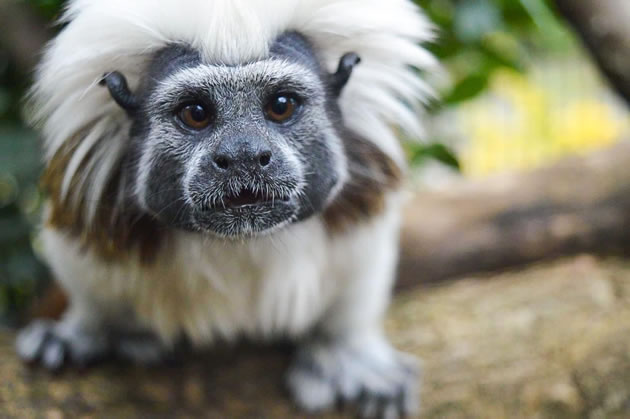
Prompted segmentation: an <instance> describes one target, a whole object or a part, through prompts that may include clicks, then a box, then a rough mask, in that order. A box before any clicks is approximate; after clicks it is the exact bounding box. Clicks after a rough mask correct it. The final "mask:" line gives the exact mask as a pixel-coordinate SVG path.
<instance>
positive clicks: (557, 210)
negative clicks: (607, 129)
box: [399, 142, 630, 288]
mask: <svg viewBox="0 0 630 419" xmlns="http://www.w3.org/2000/svg"><path fill="white" fill-rule="evenodd" d="M629 168H630V143H629V142H621V143H619V144H618V145H616V146H614V147H612V148H611V149H608V150H604V151H601V152H598V153H595V154H592V155H587V156H583V157H572V158H567V159H565V160H563V161H561V162H559V163H557V164H555V165H552V166H550V167H546V168H543V169H539V170H536V171H533V172H531V173H521V174H513V175H501V176H497V177H495V178H491V179H484V180H480V181H473V182H471V181H462V182H461V183H460V184H455V185H449V187H448V189H447V190H441V191H434V192H431V191H422V192H420V193H418V194H417V196H416V197H415V198H414V199H413V200H412V202H411V203H410V204H409V205H408V206H407V212H406V216H405V222H404V227H403V246H402V249H403V252H402V260H401V266H400V280H399V286H400V287H401V288H405V287H409V286H413V285H416V284H419V283H428V282H436V281H441V280H444V279H448V278H452V277H457V276H462V275H466V274H469V273H472V272H487V271H495V270H500V269H504V268H509V267H514V266H519V265H524V264H527V263H530V262H535V261H540V260H551V259H555V258H557V257H559V256H566V255H575V254H579V253H585V252H589V253H595V254H610V253H622V254H626V253H627V252H628V250H629V249H630V170H629Z"/></svg>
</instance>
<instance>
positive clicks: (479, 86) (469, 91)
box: [444, 73, 489, 105]
mask: <svg viewBox="0 0 630 419" xmlns="http://www.w3.org/2000/svg"><path fill="white" fill-rule="evenodd" d="M488 77H489V76H488V74H487V73H486V74H472V75H469V76H467V77H465V78H464V79H463V80H461V81H460V82H459V83H457V84H456V85H455V87H454V88H453V90H452V91H451V92H450V93H449V94H447V95H446V96H445V97H444V102H445V103H446V104H449V105H452V104H456V103H459V102H463V101H465V100H469V99H472V98H474V97H476V96H477V95H479V94H480V93H481V92H483V91H484V90H485V89H486V87H488Z"/></svg>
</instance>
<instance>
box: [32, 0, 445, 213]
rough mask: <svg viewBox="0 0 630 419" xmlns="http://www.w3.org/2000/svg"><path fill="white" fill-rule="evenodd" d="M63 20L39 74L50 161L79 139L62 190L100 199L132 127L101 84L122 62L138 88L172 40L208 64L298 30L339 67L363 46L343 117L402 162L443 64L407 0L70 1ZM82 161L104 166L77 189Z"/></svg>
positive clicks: (253, 54) (241, 58) (264, 49)
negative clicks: (431, 80)
mask: <svg viewBox="0 0 630 419" xmlns="http://www.w3.org/2000/svg"><path fill="white" fill-rule="evenodd" d="M62 22H64V23H67V26H66V27H65V28H64V29H63V30H62V32H61V33H60V35H59V36H58V37H57V38H56V39H55V40H54V41H53V42H52V43H51V44H50V46H49V47H48V49H47V51H46V54H45V56H44V59H43V62H42V64H41V66H40V67H39V70H38V73H37V81H36V85H35V87H34V89H33V91H32V94H31V99H32V101H31V103H32V104H33V108H32V109H33V114H34V117H33V122H35V123H38V124H41V126H42V130H43V133H44V137H45V149H46V157H47V158H48V159H51V158H52V157H53V156H54V155H55V153H57V151H59V149H60V148H61V147H62V146H63V145H64V144H66V143H67V142H68V141H69V140H71V139H74V140H75V141H79V142H81V145H80V146H79V149H80V150H77V152H76V153H75V154H74V155H73V158H72V161H71V163H70V164H69V166H68V168H67V171H66V173H65V180H64V187H63V194H64V195H67V194H69V193H72V194H76V195H77V196H79V197H83V196H85V193H86V192H87V191H90V199H91V200H92V199H93V198H95V197H96V198H98V197H99V196H101V194H102V192H103V191H102V188H103V187H104V186H105V185H106V182H105V181H104V179H107V178H108V176H107V174H106V173H105V172H106V171H107V170H113V169H114V168H115V166H116V162H115V161H113V160H112V159H114V158H120V157H121V155H122V153H121V152H120V149H123V148H124V147H125V143H126V139H127V136H128V131H129V130H128V128H129V126H128V124H129V120H128V117H127V115H126V114H125V113H124V111H123V110H121V109H120V108H118V107H117V106H116V105H115V104H114V103H113V100H112V98H111V97H110V96H109V94H108V92H107V89H105V88H103V87H101V86H98V82H99V80H100V79H101V77H102V76H103V74H104V73H106V72H108V71H114V70H116V71H120V72H122V73H123V74H125V76H127V78H128V80H129V84H130V86H131V88H132V89H134V88H135V87H136V86H137V84H138V81H139V79H140V78H141V76H142V73H143V71H144V70H145V68H146V63H147V60H148V59H149V58H150V56H151V54H152V53H154V52H155V51H157V50H159V49H160V48H162V47H164V46H166V45H167V44H171V43H186V44H189V45H191V46H192V47H193V48H195V49H197V50H199V51H200V52H201V54H202V56H203V57H204V58H206V59H207V60H208V61H209V62H213V63H226V64H238V63H242V62H248V61H252V60H256V59H262V58H264V57H265V56H266V54H267V53H268V50H269V47H270V45H271V43H272V42H273V41H274V39H275V38H276V37H277V36H278V35H280V34H281V33H283V32H285V31H288V30H295V31H298V32H300V33H302V34H303V35H305V36H306V37H307V38H308V39H309V40H310V41H311V42H312V43H313V45H314V47H315V49H316V51H317V53H318V55H319V56H320V57H321V59H322V60H323V61H324V64H325V66H326V67H327V69H328V71H330V72H333V71H335V70H336V66H337V64H338V62H339V59H340V57H341V56H342V55H343V54H345V53H347V52H355V53H357V54H359V56H360V57H361V58H362V64H361V65H360V66H359V67H357V68H356V70H355V72H354V74H353V76H352V78H351V80H350V82H349V84H348V85H347V86H346V88H345V90H344V93H343V95H342V98H341V100H340V105H341V109H342V112H343V113H344V120H345V123H346V125H347V126H348V127H349V128H350V129H352V130H354V131H355V132H357V133H358V134H359V135H362V136H363V137H365V138H367V139H368V140H371V141H373V142H374V143H375V144H377V145H378V146H379V147H380V148H381V149H382V150H383V151H385V152H387V153H388V154H389V155H390V156H391V157H393V158H394V159H395V160H397V161H398V162H400V163H403V160H404V159H403V154H402V151H401V148H400V146H399V143H398V141H397V139H396V133H401V134H403V135H405V136H408V137H411V138H417V137H420V136H421V135H422V127H421V123H420V122H419V118H418V115H417V113H418V111H419V107H420V106H419V104H420V102H423V101H426V100H427V99H428V98H429V97H431V95H432V93H431V89H430V88H429V87H428V86H427V85H426V84H425V83H424V82H423V81H422V80H421V79H420V78H419V77H418V76H417V74H416V73H417V70H427V69H429V70H430V69H433V68H435V67H436V65H437V64H436V61H435V60H434V58H433V57H432V56H431V55H430V54H429V53H428V52H427V51H426V50H425V49H423V48H422V46H421V44H422V43H423V42H427V41H430V40H431V39H432V37H433V29H432V26H431V25H430V23H429V22H428V20H427V19H426V18H425V17H424V15H423V14H422V13H421V11H420V10H419V9H418V8H417V7H416V6H415V5H414V4H413V3H412V2H411V1H410V0H388V1H382V0H274V1H271V2H270V1H266V0H187V1H186V2H181V1H178V0H157V1H156V0H134V1H128V0H108V1H102V0H71V1H70V2H69V4H68V6H67V10H66V12H65V15H64V17H63V18H62ZM104 121H107V123H105V122H104ZM117 149H118V150H119V151H117ZM99 150H101V152H99ZM79 151H80V152H79ZM103 155H106V156H107V158H106V159H105V160H104V161H102V160H100V159H101V158H102V157H103ZM85 159H91V160H92V163H93V164H94V165H95V166H100V167H94V168H93V170H90V171H87V172H86V173H84V175H85V176H87V178H85V179H81V182H82V183H81V184H82V185H83V187H82V188H76V190H72V191H70V190H69V185H70V183H71V180H72V179H73V177H74V176H75V173H76V171H77V170H78V168H79V167H85V165H86V164H88V165H90V162H84V160H85ZM64 197H65V196H64ZM94 201H95V202H96V201H98V199H96V200H94Z"/></svg>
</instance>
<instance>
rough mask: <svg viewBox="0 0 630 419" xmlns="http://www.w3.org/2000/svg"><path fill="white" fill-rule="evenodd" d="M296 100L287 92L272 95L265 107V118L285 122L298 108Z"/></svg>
mask: <svg viewBox="0 0 630 419" xmlns="http://www.w3.org/2000/svg"><path fill="white" fill-rule="evenodd" d="M298 105H299V103H298V100H297V99H296V98H295V97H294V96H291V95H288V94H279V95H276V96H273V97H272V98H271V100H270V101H269V102H268V103H267V106H266V107H265V114H266V115H267V118H268V119H269V120H271V121H273V122H276V123H279V124H281V123H283V122H287V121H288V120H289V119H291V117H292V116H293V115H294V114H295V112H296V111H297V109H298Z"/></svg>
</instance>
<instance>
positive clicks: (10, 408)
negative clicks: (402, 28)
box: [0, 0, 630, 419]
mask: <svg viewBox="0 0 630 419" xmlns="http://www.w3.org/2000/svg"><path fill="white" fill-rule="evenodd" d="M103 1H106V0H103ZM383 1H386V0H383ZM416 1H417V3H418V4H420V5H421V6H422V7H423V8H424V9H425V10H426V11H427V13H428V14H429V15H430V17H431V18H432V19H433V21H434V22H435V23H436V25H437V27H438V33H439V39H438V41H436V43H435V44H433V45H428V48H430V49H431V50H432V51H433V52H434V53H435V54H436V55H437V56H438V57H439V58H440V60H441V62H442V64H443V66H444V67H445V70H446V71H445V72H444V73H443V74H439V75H426V76H427V77H430V78H432V80H431V82H432V83H433V84H434V85H435V86H437V87H438V93H439V96H440V97H441V100H435V101H433V102H432V103H431V104H430V106H429V109H428V112H427V113H426V115H424V116H422V118H423V119H424V123H425V126H426V127H427V129H426V135H425V137H424V138H423V139H422V141H417V139H406V140H405V142H404V145H405V148H406V150H407V152H408V156H409V161H410V165H411V176H410V178H411V180H410V190H412V191H414V190H415V191H417V193H415V194H411V195H412V196H411V198H410V203H409V205H408V207H407V210H406V216H405V222H404V226H403V227H404V228H403V234H402V240H403V246H402V254H401V265H400V274H399V282H398V284H399V288H400V289H405V292H404V293H400V294H399V297H398V298H397V299H396V301H395V303H394V304H393V306H392V308H391V310H390V314H389V317H388V320H387V331H388V333H389V334H390V336H391V338H392V341H393V342H394V344H395V346H396V347H397V348H399V349H401V350H404V351H405V352H409V353H412V354H414V355H416V356H418V357H419V358H422V359H423V360H424V363H423V364H424V374H423V375H424V377H425V378H424V379H423V386H422V393H423V400H424V409H425V416H426V417H428V418H483V419H486V418H515V417H528V418H529V417H532V418H554V419H556V418H628V417H630V386H629V385H628V383H629V381H628V377H630V338H629V337H630V259H629V258H628V255H629V254H630V237H629V233H630V142H628V141H627V139H628V138H629V132H628V131H629V130H630V117H629V115H628V109H627V105H628V104H629V103H630V24H629V23H630V2H629V1H628V0H416ZM62 7H63V1H61V0H0V371H1V372H2V374H1V375H2V380H0V417H20V418H22V417H50V418H62V417H99V416H98V415H99V414H100V415H102V416H100V417H170V416H172V414H174V413H175V412H177V413H178V414H180V416H178V417H265V416H264V415H261V412H267V413H270V412H271V416H268V417H298V416H297V415H298V412H296V411H294V410H292V407H291V406H290V405H289V404H287V403H286V397H285V394H284V393H283V392H282V391H281V389H282V377H281V374H282V371H283V370H284V367H285V366H286V364H287V360H286V358H284V355H283V354H281V353H278V352H273V353H271V354H270V353H267V352H265V351H264V350H260V349H255V350H251V351H249V352H247V351H246V353H245V354H243V353H242V352H240V351H234V350H232V348H230V349H228V350H227V351H226V352H224V353H219V354H212V356H210V357H209V358H210V359H200V360H196V359H193V360H192V361H191V362H189V363H184V364H183V365H180V366H176V367H175V366H172V365H169V367H168V368H163V369H159V368H158V369H150V370H144V369H134V368H131V369H130V368H128V367H127V366H122V367H117V366H112V367H110V368H109V369H107V368H105V369H103V370H96V371H94V373H93V374H82V373H70V374H69V375H65V377H66V378H68V377H69V378H70V379H63V378H62V379H57V378H52V379H51V378H50V377H49V376H48V375H45V374H39V373H37V372H32V371H30V370H27V369H24V368H22V367H21V364H20V362H19V361H18V360H17V359H16V358H15V355H14V351H13V349H12V347H13V333H14V332H13V331H12V329H11V328H12V327H13V326H16V325H19V324H21V323H22V322H23V321H24V320H25V319H26V318H28V317H30V316H33V315H41V314H47V313H48V314H59V312H60V311H59V310H58V308H60V307H57V311H54V310H52V311H50V312H46V310H45V309H42V307H44V308H45V307H46V306H47V304H48V305H50V304H51V301H52V302H53V303H55V301H57V302H60V301H61V302H62V299H59V298H58V297H59V294H58V293H55V292H54V291H52V292H51V291H50V290H51V289H52V290H54V288H53V287H51V286H50V283H51V280H50V277H49V274H48V272H47V270H46V269H45V267H44V266H43V264H42V263H41V261H40V258H39V257H38V248H39V244H38V241H37V235H36V231H37V225H38V223H39V214H40V211H41V207H42V202H43V201H44V199H45V197H44V195H43V193H42V191H41V189H40V188H39V186H38V178H39V174H40V172H41V169H42V167H41V162H40V152H39V139H38V137H37V134H36V133H35V132H33V130H31V129H30V128H28V127H27V126H25V124H24V123H23V120H24V118H23V117H24V116H25V115H24V114H23V112H24V110H23V102H22V101H23V98H24V96H25V94H26V92H27V89H28V86H29V85H30V83H31V77H32V71H33V68H34V66H35V65H36V63H37V61H38V58H39V55H40V52H41V48H42V45H44V44H45V42H46V41H47V40H48V39H50V38H51V37H52V36H54V34H55V32H56V31H58V30H59V28H58V27H56V26H55V25H53V22H54V20H55V18H56V17H58V16H59V13H60V10H61V8H62ZM624 140H626V141H624ZM418 285H420V286H418ZM53 305H54V304H53ZM3 326H9V327H8V328H4V329H3ZM237 360H238V362H237ZM217 366H218V367H219V368H216V367H217ZM226 366H229V367H230V368H229V373H225V371H226V369H225V367H226ZM218 371H220V372H218ZM213 414H214V416H212V415H213ZM5 415H6V416H5Z"/></svg>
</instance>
